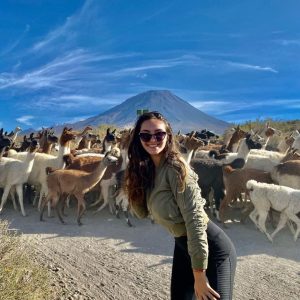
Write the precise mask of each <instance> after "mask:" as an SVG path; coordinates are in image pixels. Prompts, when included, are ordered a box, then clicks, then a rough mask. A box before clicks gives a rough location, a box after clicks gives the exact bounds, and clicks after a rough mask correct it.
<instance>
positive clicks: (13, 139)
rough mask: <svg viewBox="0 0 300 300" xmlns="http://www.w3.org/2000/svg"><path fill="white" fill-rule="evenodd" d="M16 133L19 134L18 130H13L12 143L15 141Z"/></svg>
mask: <svg viewBox="0 0 300 300" xmlns="http://www.w3.org/2000/svg"><path fill="white" fill-rule="evenodd" d="M18 134H19V131H15V132H14V135H13V136H12V138H11V141H12V143H14V142H15V140H16V138H17V136H18Z"/></svg>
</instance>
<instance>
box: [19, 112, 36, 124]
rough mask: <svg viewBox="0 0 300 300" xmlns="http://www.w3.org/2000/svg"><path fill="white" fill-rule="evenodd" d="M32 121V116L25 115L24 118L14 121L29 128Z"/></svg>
mask: <svg viewBox="0 0 300 300" xmlns="http://www.w3.org/2000/svg"><path fill="white" fill-rule="evenodd" d="M32 119H34V116H29V115H26V116H21V117H20V118H17V119H16V120H17V121H18V122H19V123H22V124H25V125H28V126H31V125H32V123H31V120H32Z"/></svg>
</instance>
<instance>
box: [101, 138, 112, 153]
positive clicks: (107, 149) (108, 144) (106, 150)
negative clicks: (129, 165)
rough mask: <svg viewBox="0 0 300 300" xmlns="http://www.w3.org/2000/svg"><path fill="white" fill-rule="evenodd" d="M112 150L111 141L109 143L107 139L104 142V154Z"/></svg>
mask: <svg viewBox="0 0 300 300" xmlns="http://www.w3.org/2000/svg"><path fill="white" fill-rule="evenodd" d="M110 150H111V143H109V142H107V141H106V140H105V141H104V143H103V154H106V153H107V152H110Z"/></svg>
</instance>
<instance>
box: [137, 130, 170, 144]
mask: <svg viewBox="0 0 300 300" xmlns="http://www.w3.org/2000/svg"><path fill="white" fill-rule="evenodd" d="M166 135H167V133H166V132H164V131H159V132H156V133H153V134H151V133H148V132H140V133H139V137H140V139H141V140H142V141H143V142H150V140H151V139H152V137H154V138H155V140H156V141H157V142H161V141H162V140H163V139H164V138H165V136H166Z"/></svg>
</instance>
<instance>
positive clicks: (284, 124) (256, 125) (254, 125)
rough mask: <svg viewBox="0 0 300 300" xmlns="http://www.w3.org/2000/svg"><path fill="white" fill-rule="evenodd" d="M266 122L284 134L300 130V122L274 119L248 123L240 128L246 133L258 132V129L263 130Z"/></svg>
mask: <svg viewBox="0 0 300 300" xmlns="http://www.w3.org/2000/svg"><path fill="white" fill-rule="evenodd" d="M266 122H270V126H271V127H274V128H276V129H278V130H281V131H282V133H290V132H292V131H293V130H295V129H298V130H300V120H289V121H280V120H273V119H267V120H259V119H257V120H255V121H247V122H245V123H243V124H240V127H241V128H242V129H243V130H245V131H249V130H250V129H253V130H257V129H262V128H263V127H264V125H265V123H266ZM236 125H238V124H236Z"/></svg>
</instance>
